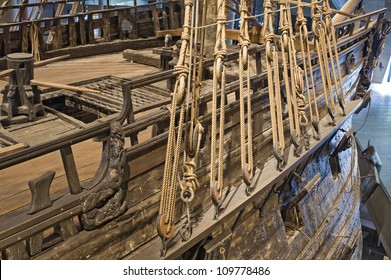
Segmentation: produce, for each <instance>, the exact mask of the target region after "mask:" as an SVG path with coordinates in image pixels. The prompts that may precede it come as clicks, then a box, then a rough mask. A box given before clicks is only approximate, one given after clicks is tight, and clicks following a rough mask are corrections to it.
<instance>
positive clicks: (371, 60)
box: [356, 18, 391, 98]
mask: <svg viewBox="0 0 391 280" xmlns="http://www.w3.org/2000/svg"><path fill="white" fill-rule="evenodd" d="M390 32H391V20H390V19H387V18H383V19H382V20H380V21H379V22H378V24H377V26H376V27H375V28H374V30H373V31H372V32H371V33H370V35H369V37H368V40H367V42H366V44H365V46H364V50H363V52H364V56H366V57H367V59H366V61H365V62H364V65H363V68H362V69H361V72H360V82H359V85H358V88H357V94H356V98H360V97H361V96H363V95H365V92H366V91H367V90H368V88H369V86H370V85H371V77H372V71H373V68H375V67H376V66H377V64H378V62H379V56H380V54H381V53H382V51H383V49H384V47H385V44H386V40H387V35H388V34H389V33H390Z"/></svg>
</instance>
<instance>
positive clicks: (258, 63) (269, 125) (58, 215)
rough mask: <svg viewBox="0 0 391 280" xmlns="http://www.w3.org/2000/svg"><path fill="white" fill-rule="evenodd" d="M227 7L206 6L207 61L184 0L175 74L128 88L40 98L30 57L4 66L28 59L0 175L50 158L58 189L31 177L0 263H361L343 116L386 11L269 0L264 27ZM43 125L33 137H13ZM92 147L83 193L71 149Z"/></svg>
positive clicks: (1, 222)
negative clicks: (92, 164)
mask: <svg viewBox="0 0 391 280" xmlns="http://www.w3.org/2000/svg"><path fill="white" fill-rule="evenodd" d="M168 2H169V3H173V2H175V1H168ZM232 2H234V3H235V5H236V7H237V9H235V8H232V6H230V5H228V4H229V3H228V1H224V0H219V1H217V2H216V3H215V4H217V21H216V22H215V23H213V24H211V25H209V26H208V28H213V30H214V32H213V34H214V35H215V36H214V37H215V40H214V42H215V45H214V48H213V54H214V57H213V58H207V57H205V54H206V52H207V44H205V41H206V40H207V39H205V38H206V37H208V36H210V34H209V35H208V34H205V33H206V31H205V30H206V26H207V24H206V18H207V17H206V6H207V5H206V1H204V2H203V3H201V1H195V2H194V3H193V1H191V0H186V1H184V2H183V28H182V30H181V31H182V35H181V43H180V44H177V46H178V55H177V57H175V58H174V60H172V61H171V62H170V63H168V62H167V61H166V60H164V58H166V56H167V53H170V52H171V53H173V55H174V56H175V53H174V52H173V51H171V49H170V51H168V48H169V46H167V49H165V52H164V55H165V57H162V61H163V62H164V63H162V64H164V65H165V66H166V67H168V68H172V66H174V67H173V69H169V70H164V71H162V72H159V73H156V74H150V75H147V76H143V77H140V78H136V79H132V80H124V79H122V80H121V79H118V78H115V77H103V78H99V79H94V80H90V81H85V82H82V83H78V84H75V85H72V86H71V87H68V88H66V87H64V86H63V87H62V88H63V89H62V90H46V91H43V92H41V91H39V89H38V88H35V87H34V85H41V86H49V87H54V86H56V85H53V84H52V85H50V84H46V85H45V84H44V83H43V82H41V83H40V82H37V81H34V79H33V75H32V74H31V73H33V72H31V71H33V69H32V68H29V67H34V65H33V63H31V62H30V64H29V66H28V63H27V60H28V61H31V56H29V55H20V54H19V55H15V54H10V55H8V56H7V58H8V60H9V61H11V60H13V59H14V58H15V56H16V57H17V58H19V59H21V58H22V59H26V62H20V61H19V62H18V63H19V64H18V67H19V68H18V67H15V68H13V66H12V65H11V63H9V64H8V65H9V68H10V69H8V70H5V71H6V72H4V73H3V74H4V75H10V84H9V85H8V87H7V88H6V90H4V91H3V105H2V107H1V108H2V111H1V116H2V117H1V119H0V120H1V126H0V137H1V138H0V141H1V143H2V145H3V146H4V148H3V149H0V168H1V169H2V172H7V168H9V167H11V166H14V165H17V164H18V163H21V162H25V161H28V160H31V159H33V158H36V157H40V156H43V155H45V154H47V153H50V152H55V151H60V154H61V158H62V162H63V166H64V172H65V175H66V179H67V180H66V184H67V186H68V187H69V191H68V192H67V193H61V194H60V195H57V196H56V198H55V199H53V198H51V197H50V194H49V193H50V191H49V189H50V185H51V183H52V181H53V178H54V177H55V172H54V171H53V170H50V168H49V169H47V170H42V175H41V176H39V177H38V178H31V181H29V187H30V189H31V193H32V201H31V203H30V205H27V206H25V207H20V208H18V209H15V210H14V211H12V212H9V213H5V214H3V215H1V216H0V250H1V252H2V255H1V258H2V259H359V258H360V257H361V249H362V234H361V224H360V217H359V207H360V203H361V202H360V174H359V169H358V152H357V147H356V144H355V143H356V142H355V140H354V128H353V127H352V122H351V119H352V115H353V114H354V113H355V112H359V111H360V110H361V109H362V108H363V107H365V106H366V105H367V102H368V100H369V99H370V96H369V95H368V93H366V90H367V89H368V86H369V84H370V79H369V78H370V76H371V71H372V69H373V68H374V67H375V66H376V63H377V58H378V56H379V55H380V52H381V50H382V48H383V46H384V42H385V39H386V35H387V34H388V32H389V30H390V22H389V21H388V20H387V19H385V18H384V14H385V9H382V10H379V11H376V12H373V13H369V14H362V15H357V14H356V15H353V14H351V13H350V12H352V11H350V12H343V15H344V16H346V17H349V19H347V20H344V21H341V22H338V23H335V24H334V23H333V21H332V18H331V15H332V13H335V12H336V11H335V10H332V9H331V8H330V7H329V4H328V2H327V1H308V2H304V1H286V0H281V1H272V0H265V1H264V3H263V7H264V13H262V16H263V23H264V24H263V26H262V28H261V26H260V25H259V23H256V21H255V19H256V18H257V17H259V16H260V15H258V16H257V15H254V13H253V11H252V5H251V1H240V2H239V1H232ZM227 5H228V6H227ZM227 7H228V8H229V9H228V10H231V11H232V10H234V11H236V13H237V15H238V19H237V20H233V22H235V21H240V28H239V29H237V30H228V27H227V23H229V20H228V19H227V12H226V11H227V9H226V8H227ZM292 9H296V10H297V14H296V18H295V25H293V20H292V13H291V10H292ZM154 13H155V12H154V10H153V9H152V14H154ZM308 13H309V14H310V15H311V23H309V22H307V18H306V17H305V16H304V15H305V14H308ZM132 15H133V14H132V13H131V16H132ZM277 15H278V16H277ZM73 16H74V15H73ZM80 18H83V20H84V18H85V15H84V14H81V15H80ZM277 18H278V19H279V20H276V19H277ZM81 23H82V21H80V22H79V24H81ZM310 25H311V26H312V27H311V29H310V30H311V31H310V30H309V28H308V26H310ZM159 26H160V25H159ZM177 27H179V26H176V27H175V28H177ZM250 27H253V29H251V28H250ZM57 28H58V26H57ZM159 29H160V28H159ZM110 30H111V29H110ZM250 30H251V31H254V32H250ZM158 31H160V30H158V27H157V26H155V32H158ZM176 32H177V30H171V31H167V33H172V34H173V36H175V33H176ZM254 34H255V35H254ZM206 35H207V36H206ZM228 39H230V40H236V41H237V43H238V44H237V46H236V47H233V46H227V40H228ZM6 44H7V43H6ZM23 63H24V64H23ZM22 64H23V65H22ZM21 66H23V67H21ZM20 69H24V70H23V71H21V70H20ZM30 70H31V71H30ZM24 73H30V76H28V75H26V74H24ZM15 75H16V76H15ZM13 81H17V83H16V84H14V83H13ZM57 86H59V85H57ZM60 86H61V85H60ZM30 88H31V90H30ZM26 89H27V90H26ZM89 90H90V91H89ZM30 92H32V93H31V94H30ZM4 97H5V98H4ZM22 97H23V98H24V97H27V99H23V100H24V101H23V102H24V103H12V102H10V100H22V99H21V98H22ZM358 97H363V99H358V100H356V98H358ZM12 98H14V99H12ZM10 104H11V105H10ZM12 104H14V105H12ZM25 104H30V105H31V106H30V107H28V108H32V109H33V112H31V110H28V111H27V112H26V111H23V110H22V109H24V108H25ZM22 107H23V108H22ZM65 107H66V108H67V110H69V109H71V111H72V113H71V114H69V113H65V112H66V111H65V110H63V109H64V108H65ZM21 108H22V109H21ZM67 112H68V111H67ZM76 115H77V117H76ZM93 116H95V117H93ZM48 118H50V120H49V121H48ZM20 120H22V121H20ZM43 123H44V126H45V129H46V131H47V132H46V134H45V135H40V134H33V133H32V134H31V135H23V137H22V135H21V134H19V135H18V133H17V132H18V131H20V130H21V129H23V128H25V127H27V126H28V127H32V128H33V127H34V126H39V125H42V124H43ZM59 123H62V124H64V126H65V127H67V128H68V129H67V130H66V131H60V132H59V131H58V130H59ZM32 131H34V129H32ZM92 138H93V139H95V140H96V141H101V142H102V158H101V163H100V166H99V168H98V169H97V171H96V174H95V175H94V176H93V177H92V178H90V179H89V180H87V181H83V182H81V180H80V179H79V175H78V170H77V168H76V165H75V160H74V157H73V152H72V146H73V145H75V144H77V143H80V142H82V141H85V140H88V139H92ZM127 139H129V141H130V143H131V145H130V146H129V147H126V146H125V141H127ZM20 145H22V146H20Z"/></svg>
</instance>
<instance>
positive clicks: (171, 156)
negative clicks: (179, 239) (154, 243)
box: [157, 0, 193, 256]
mask: <svg viewBox="0 0 391 280" xmlns="http://www.w3.org/2000/svg"><path fill="white" fill-rule="evenodd" d="M192 15H193V2H192V0H186V1H185V17H184V25H183V32H182V36H181V39H182V45H181V49H180V54H179V58H178V63H177V65H176V66H175V68H174V70H175V73H176V74H177V80H176V83H175V87H174V92H173V96H172V102H171V112H170V125H169V131H168V142H167V153H166V162H165V167H164V174H163V183H162V195H161V201H160V208H159V215H158V217H157V231H158V234H159V236H160V238H161V239H162V250H161V254H162V256H164V255H165V253H166V249H167V248H166V241H167V239H169V238H171V237H172V236H173V235H174V230H175V201H176V191H177V180H178V177H179V174H178V170H179V157H180V150H181V144H182V135H183V122H184V113H185V102H184V99H185V95H186V81H187V79H188V77H189V69H190V67H189V64H190V63H191V59H190V55H189V45H190V43H191V42H190V38H191V37H190V29H191V24H192ZM177 106H180V112H179V122H178V131H177V134H176V133H175V132H176V131H175V117H176V108H177ZM175 136H176V137H175ZM175 138H176V139H175Z"/></svg>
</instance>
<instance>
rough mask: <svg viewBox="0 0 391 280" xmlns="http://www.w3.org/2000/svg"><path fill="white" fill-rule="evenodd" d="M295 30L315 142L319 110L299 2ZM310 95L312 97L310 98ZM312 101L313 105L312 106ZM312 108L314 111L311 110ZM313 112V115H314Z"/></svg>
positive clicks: (299, 3)
mask: <svg viewBox="0 0 391 280" xmlns="http://www.w3.org/2000/svg"><path fill="white" fill-rule="evenodd" d="M296 23H297V28H298V30H299V39H300V51H301V55H302V58H303V68H304V78H305V86H306V91H307V98H308V104H309V109H310V121H311V124H312V127H313V129H314V135H313V137H314V138H315V139H317V140H319V139H320V132H319V110H318V103H317V99H316V85H315V81H314V76H313V73H312V63H311V55H310V47H309V43H308V29H307V19H306V18H305V17H304V12H303V5H302V2H301V0H299V2H298V11H297V21H296ZM307 67H308V68H309V72H310V79H311V87H312V88H311V89H312V90H310V86H309V81H308V68H307ZM311 92H312V94H311ZM311 95H312V96H311ZM312 100H314V104H313V105H312ZM312 106H314V110H313V109H312ZM314 111H315V115H314Z"/></svg>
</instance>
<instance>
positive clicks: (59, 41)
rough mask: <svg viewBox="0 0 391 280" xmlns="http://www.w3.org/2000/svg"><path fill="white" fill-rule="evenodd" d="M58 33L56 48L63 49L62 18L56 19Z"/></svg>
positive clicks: (55, 40)
mask: <svg viewBox="0 0 391 280" xmlns="http://www.w3.org/2000/svg"><path fill="white" fill-rule="evenodd" d="M55 30H56V35H55V38H54V43H53V45H54V48H55V49H61V48H62V28H61V19H57V20H56V28H55Z"/></svg>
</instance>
